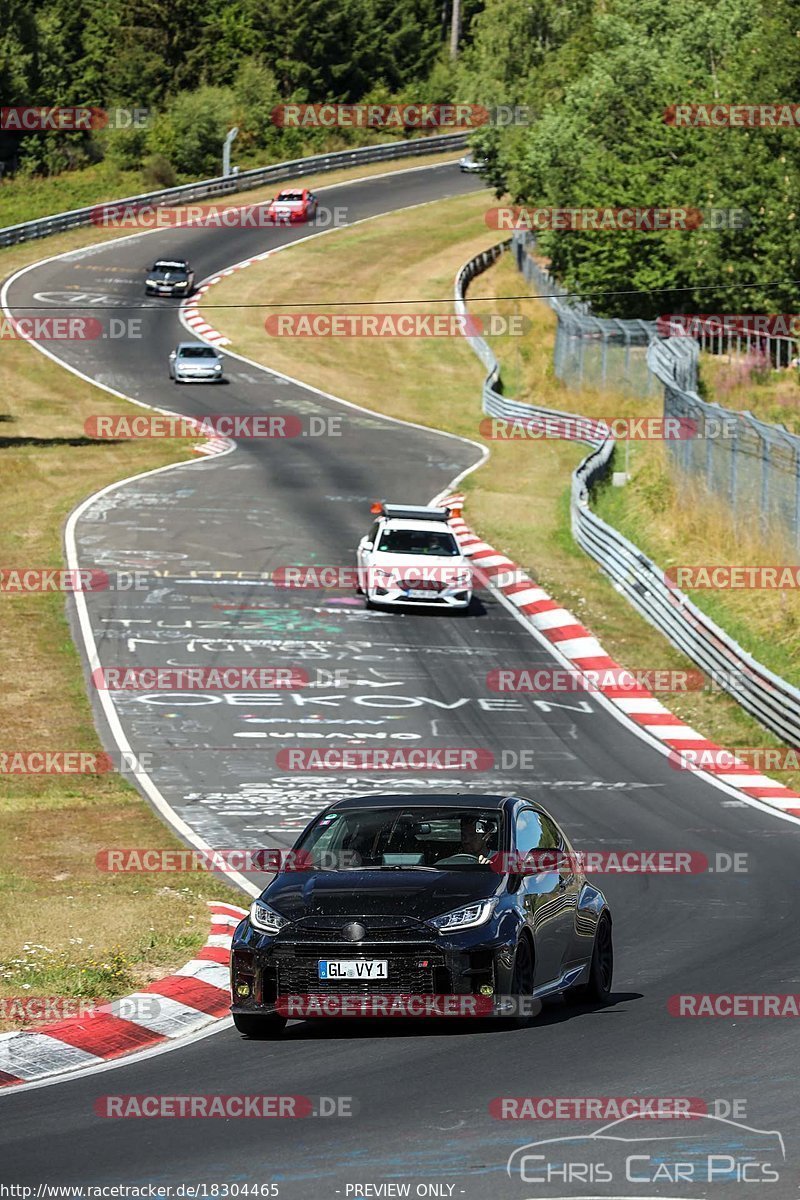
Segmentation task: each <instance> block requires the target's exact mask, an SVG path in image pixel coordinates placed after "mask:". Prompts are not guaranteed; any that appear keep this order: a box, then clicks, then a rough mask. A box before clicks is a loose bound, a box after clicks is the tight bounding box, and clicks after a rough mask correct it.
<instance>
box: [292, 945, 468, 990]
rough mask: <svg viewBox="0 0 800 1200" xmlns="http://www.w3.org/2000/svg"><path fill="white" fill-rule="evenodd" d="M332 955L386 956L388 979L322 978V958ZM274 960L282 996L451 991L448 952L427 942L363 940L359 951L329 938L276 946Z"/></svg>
mask: <svg viewBox="0 0 800 1200" xmlns="http://www.w3.org/2000/svg"><path fill="white" fill-rule="evenodd" d="M328 957H330V958H333V957H335V958H337V959H342V960H347V961H356V962H363V961H365V960H369V959H380V960H386V962H387V963H388V979H374V980H366V979H336V980H330V981H327V980H324V979H320V978H319V966H318V964H319V960H320V959H321V958H328ZM272 964H273V966H274V969H275V983H276V988H277V995H279V996H289V995H303V996H307V995H318V996H324V995H330V994H334V995H347V996H369V995H371V994H374V993H377V992H380V993H391V994H401V995H432V994H438V993H442V992H449V991H450V990H451V989H450V984H449V973H448V971H447V970H446V967H445V962H444V956H443V955H442V953H441V952H440V951H438V950H431V949H430V947H428V946H424V945H404V946H399V945H397V944H395V943H389V944H387V943H385V942H383V943H372V944H368V945H365V944H361V945H359V947H358V949H356V948H355V947H354V946H353V944H352V943H339V944H338V945H336V946H335V947H334V946H332V944H331V943H330V942H328V941H326V942H324V943H320V944H317V945H315V946H309V945H308V944H307V943H302V944H300V943H297V944H294V945H284V946H281V945H278V944H276V945H275V947H274V949H273V952H272Z"/></svg>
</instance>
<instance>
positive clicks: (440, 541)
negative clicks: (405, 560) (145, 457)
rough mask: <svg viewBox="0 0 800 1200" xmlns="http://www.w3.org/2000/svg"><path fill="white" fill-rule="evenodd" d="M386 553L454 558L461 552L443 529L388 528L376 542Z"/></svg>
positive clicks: (450, 535)
mask: <svg viewBox="0 0 800 1200" xmlns="http://www.w3.org/2000/svg"><path fill="white" fill-rule="evenodd" d="M378 550H380V551H384V552H386V553H387V554H430V555H436V556H438V557H440V558H456V557H457V556H458V555H459V554H460V553H461V552H460V550H459V548H458V542H457V541H456V539H455V538H454V537H453V535H452V533H448V532H447V531H446V530H444V529H441V530H440V529H430V530H429V529H388V530H385V531H384V532H383V533H382V534H381V537H380V540H379V542H378Z"/></svg>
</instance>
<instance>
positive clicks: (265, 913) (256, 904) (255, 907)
mask: <svg viewBox="0 0 800 1200" xmlns="http://www.w3.org/2000/svg"><path fill="white" fill-rule="evenodd" d="M250 924H251V925H252V926H253V928H254V929H258V930H259V931H260V932H261V933H273V934H274V933H280V931H281V929H283V927H284V925H288V924H289V921H288V920H287V919H286V917H282V916H281V914H280V913H278V912H275V909H274V908H270V906H269V905H268V904H265V903H264V901H263V900H254V901H253V903H252V904H251V905H250Z"/></svg>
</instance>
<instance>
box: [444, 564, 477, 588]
mask: <svg viewBox="0 0 800 1200" xmlns="http://www.w3.org/2000/svg"><path fill="white" fill-rule="evenodd" d="M471 583H472V571H471V570H470V569H469V567H465V568H464V569H463V571H454V572H453V577H452V579H451V580H450V584H449V586H450V587H451V588H455V587H461V588H463V587H469V585H470V584H471Z"/></svg>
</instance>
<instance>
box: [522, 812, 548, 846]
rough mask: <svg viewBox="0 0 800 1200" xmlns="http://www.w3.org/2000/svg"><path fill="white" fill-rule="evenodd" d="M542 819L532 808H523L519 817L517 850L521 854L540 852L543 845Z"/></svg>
mask: <svg viewBox="0 0 800 1200" xmlns="http://www.w3.org/2000/svg"><path fill="white" fill-rule="evenodd" d="M541 838H542V822H541V817H540V816H539V814H538V813H537V812H534V811H533V809H532V808H523V810H522V812H521V813H520V814H519V815H518V817H517V850H518V851H519V852H520V854H528V853H529V852H530V851H531V850H538V849H539V846H540V845H541Z"/></svg>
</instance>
